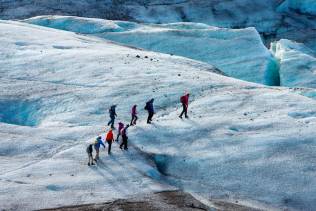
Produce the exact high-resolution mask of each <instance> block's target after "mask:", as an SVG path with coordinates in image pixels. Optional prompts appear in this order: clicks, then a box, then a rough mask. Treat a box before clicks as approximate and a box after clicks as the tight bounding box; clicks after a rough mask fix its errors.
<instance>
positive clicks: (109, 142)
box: [108, 141, 112, 154]
mask: <svg viewBox="0 0 316 211" xmlns="http://www.w3.org/2000/svg"><path fill="white" fill-rule="evenodd" d="M108 144H109V149H108V154H111V145H112V141H108Z"/></svg>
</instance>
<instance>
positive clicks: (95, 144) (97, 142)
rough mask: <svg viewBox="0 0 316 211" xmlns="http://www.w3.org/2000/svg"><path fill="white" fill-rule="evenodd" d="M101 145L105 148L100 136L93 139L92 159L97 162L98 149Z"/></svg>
mask: <svg viewBox="0 0 316 211" xmlns="http://www.w3.org/2000/svg"><path fill="white" fill-rule="evenodd" d="M101 145H102V146H103V147H104V148H105V145H104V144H103V142H102V138H101V136H98V137H97V138H96V140H95V143H94V149H95V158H94V161H95V162H97V160H99V150H100V146H101Z"/></svg>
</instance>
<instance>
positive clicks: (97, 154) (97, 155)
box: [94, 148, 99, 160]
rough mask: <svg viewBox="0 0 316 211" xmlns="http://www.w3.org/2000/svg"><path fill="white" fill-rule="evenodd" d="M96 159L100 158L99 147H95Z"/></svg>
mask: <svg viewBox="0 0 316 211" xmlns="http://www.w3.org/2000/svg"><path fill="white" fill-rule="evenodd" d="M94 160H99V149H98V148H96V149H95V158H94Z"/></svg>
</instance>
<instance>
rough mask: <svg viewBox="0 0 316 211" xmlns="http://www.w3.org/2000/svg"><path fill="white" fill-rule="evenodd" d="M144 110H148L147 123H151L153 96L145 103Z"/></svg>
mask: <svg viewBox="0 0 316 211" xmlns="http://www.w3.org/2000/svg"><path fill="white" fill-rule="evenodd" d="M145 110H147V111H148V118H147V124H151V122H152V118H153V116H154V114H155V110H154V98H152V99H151V100H150V101H148V102H147V103H146V106H145Z"/></svg>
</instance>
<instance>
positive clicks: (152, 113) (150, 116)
mask: <svg viewBox="0 0 316 211" xmlns="http://www.w3.org/2000/svg"><path fill="white" fill-rule="evenodd" d="M153 116H154V112H148V118H147V123H151V121H153V120H152V118H153Z"/></svg>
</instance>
